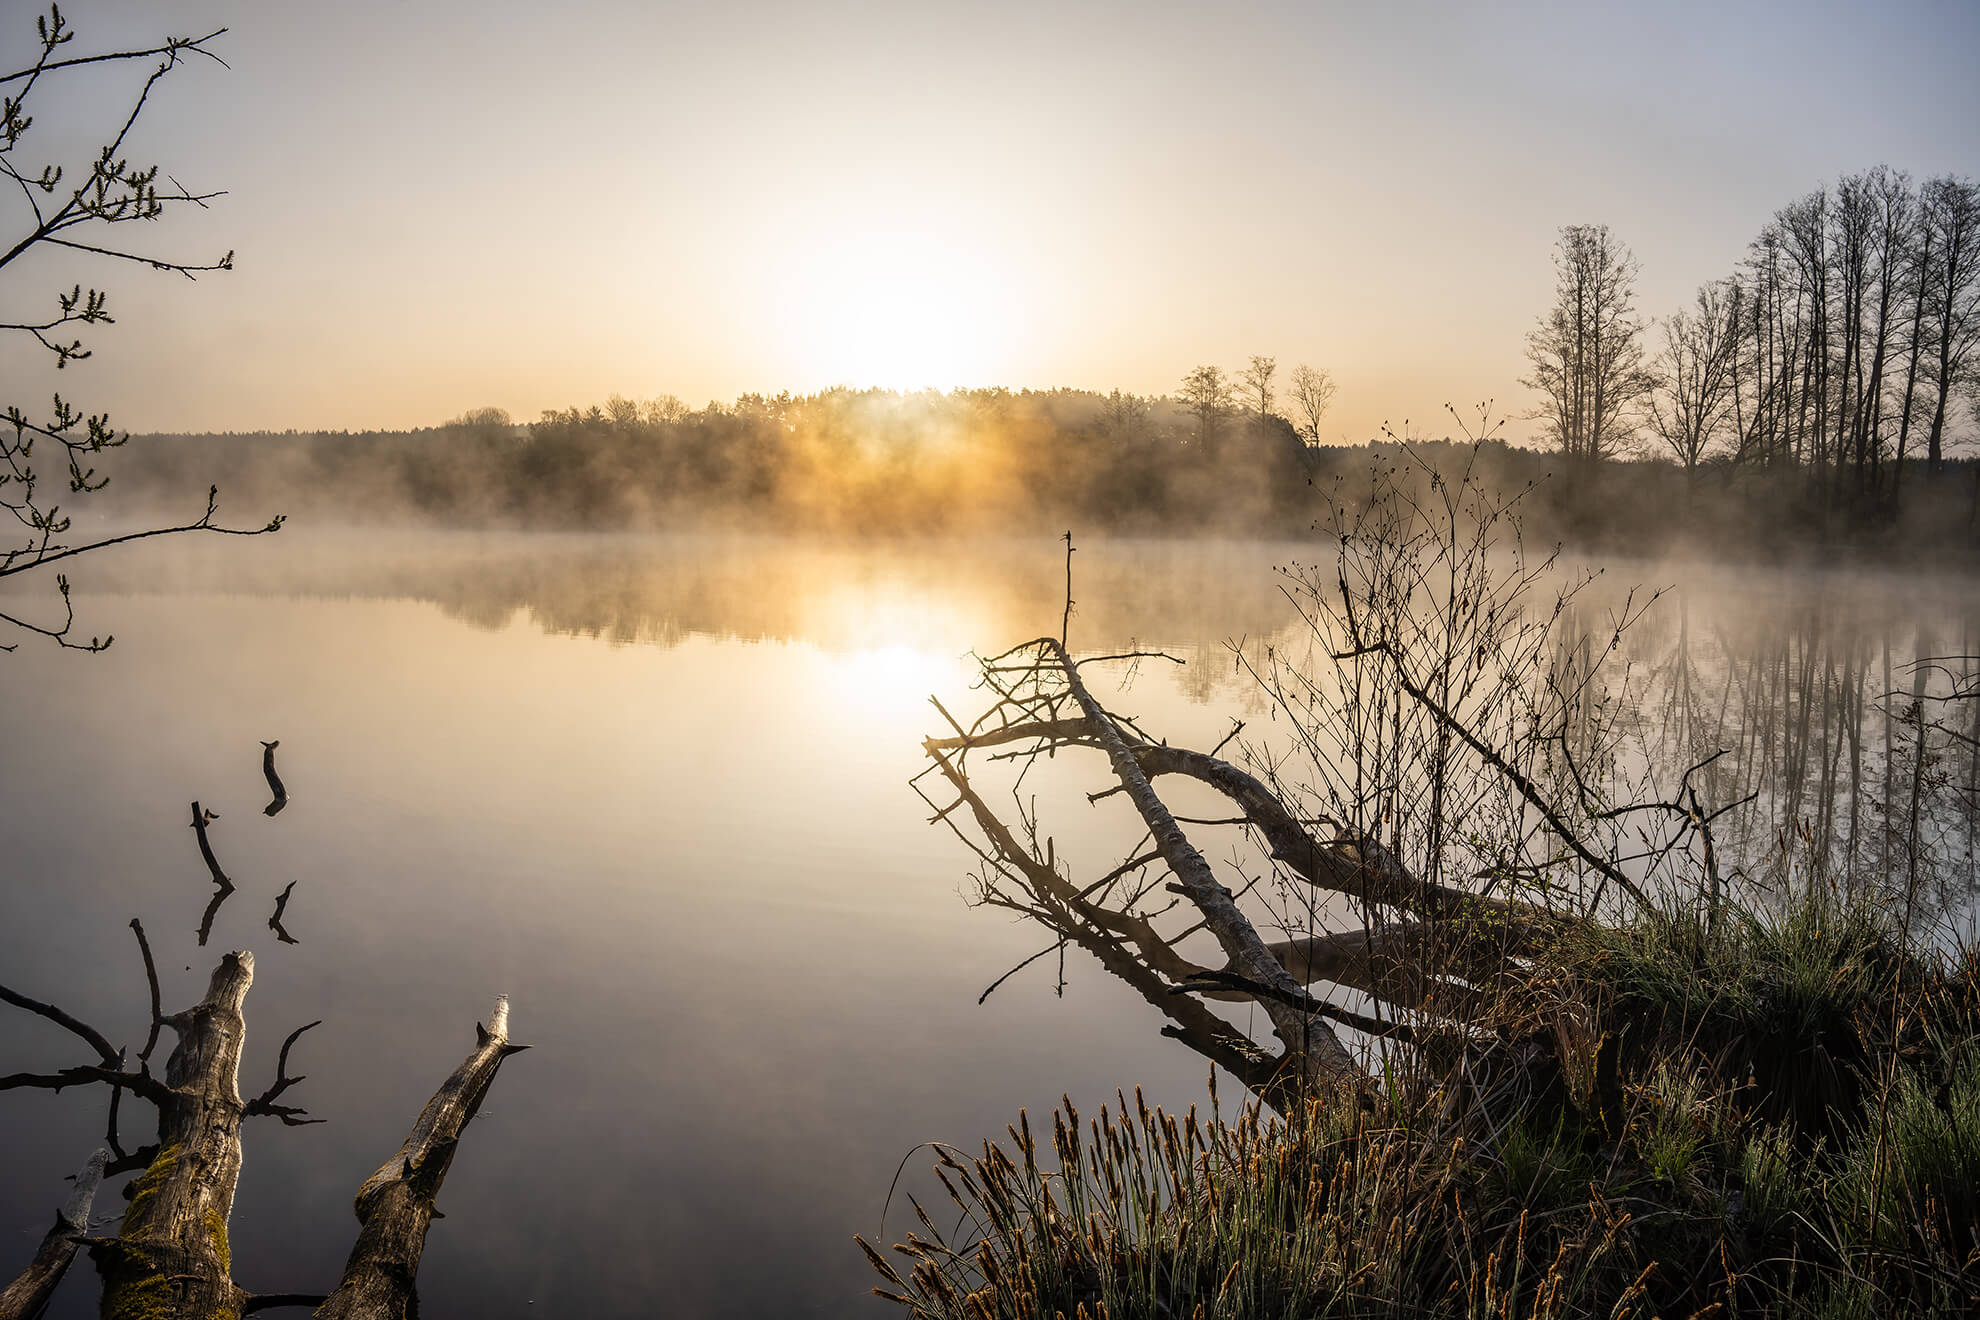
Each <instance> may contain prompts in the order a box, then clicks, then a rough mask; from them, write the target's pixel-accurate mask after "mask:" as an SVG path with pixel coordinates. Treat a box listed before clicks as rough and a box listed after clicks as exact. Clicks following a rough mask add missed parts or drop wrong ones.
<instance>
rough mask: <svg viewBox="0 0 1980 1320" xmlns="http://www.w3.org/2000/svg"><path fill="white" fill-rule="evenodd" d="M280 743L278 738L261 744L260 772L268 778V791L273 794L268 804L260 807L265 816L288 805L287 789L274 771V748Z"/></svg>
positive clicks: (273, 813) (271, 814)
mask: <svg viewBox="0 0 1980 1320" xmlns="http://www.w3.org/2000/svg"><path fill="white" fill-rule="evenodd" d="M281 745H282V740H281V739H279V738H277V739H276V740H275V741H274V742H265V743H263V744H261V773H262V775H263V776H265V777H266V778H267V780H268V791H269V792H270V793H271V794H273V795H274V796H273V798H272V800H271V801H270V802H269V803H268V805H267V806H265V807H263V808H262V809H261V811H262V814H263V815H265V816H273V815H275V814H276V813H277V812H279V811H281V810H282V808H283V807H286V806H288V805H289V790H288V789H286V788H284V787H282V777H281V776H280V775H278V774H276V773H275V749H276V748H277V747H280V746H281Z"/></svg>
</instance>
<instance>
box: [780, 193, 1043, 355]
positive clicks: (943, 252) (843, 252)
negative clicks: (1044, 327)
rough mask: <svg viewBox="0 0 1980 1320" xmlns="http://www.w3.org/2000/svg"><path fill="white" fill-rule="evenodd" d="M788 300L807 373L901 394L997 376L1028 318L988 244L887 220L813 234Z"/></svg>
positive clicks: (794, 342)
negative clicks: (1022, 322) (1022, 321)
mask: <svg viewBox="0 0 1980 1320" xmlns="http://www.w3.org/2000/svg"><path fill="white" fill-rule="evenodd" d="M779 302H780V303H781V306H780V308H779V312H780V315H779V321H780V323H781V324H782V327H783V329H784V332H785V334H786V335H787V336H788V339H789V344H788V348H789V351H790V352H791V354H792V355H793V357H794V358H795V359H796V361H797V363H798V366H799V373H800V375H802V376H803V377H804V378H806V379H809V380H812V381H815V382H818V383H820V384H834V385H855V386H867V385H878V386H882V387H884V388H888V389H899V390H916V389H925V388H933V389H950V388H953V387H955V386H957V385H968V384H977V383H981V382H984V381H988V380H993V379H997V378H998V373H999V371H1000V369H1001V368H1003V367H1004V366H1005V365H1006V364H1007V363H1008V362H1009V360H1010V346H1011V344H1012V342H1013V341H1014V339H1015V337H1016V334H1017V329H1018V325H1019V320H1020V317H1019V307H1018V299H1017V296H1016V294H1015V293H1014V291H1013V289H1012V285H1011V282H1010V281H1009V280H1008V279H1006V278H1002V277H1001V276H1000V272H999V271H998V270H997V262H996V261H995V259H994V258H993V255H992V254H991V253H990V252H989V250H988V249H987V247H986V246H985V245H981V244H977V243H972V242H970V241H968V240H967V239H965V238H964V237H963V236H961V235H958V234H945V233H943V232H940V231H938V230H937V229H935V228H934V227H931V226H918V225H917V226H909V225H902V224H889V223H886V222H885V221H883V220H870V221H861V222H853V223H847V224H843V225H840V226H838V227H836V228H835V229H832V230H830V231H826V232H813V233H812V234H810V235H808V236H807V239H806V241H805V243H804V244H803V250H802V251H801V252H800V253H798V254H796V255H795V258H794V260H793V261H792V263H791V269H790V272H789V276H788V278H787V280H786V281H785V283H784V287H783V289H782V291H781V296H780V298H779Z"/></svg>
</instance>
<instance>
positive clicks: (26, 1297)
mask: <svg viewBox="0 0 1980 1320" xmlns="http://www.w3.org/2000/svg"><path fill="white" fill-rule="evenodd" d="M109 1162H110V1152H109V1151H107V1150H104V1149H102V1148H100V1147H99V1148H98V1149H97V1151H96V1153H95V1154H94V1155H91V1156H90V1157H89V1163H87V1164H85V1165H83V1167H82V1171H81V1172H80V1173H78V1174H77V1175H76V1186H75V1190H74V1191H73V1192H71V1193H70V1194H69V1199H68V1202H67V1203H66V1204H65V1205H63V1207H62V1208H61V1209H60V1210H57V1211H56V1212H55V1226H54V1227H53V1228H51V1229H49V1230H48V1233H47V1235H46V1236H44V1237H43V1238H42V1239H41V1246H40V1248H39V1249H37V1250H36V1251H35V1253H34V1259H33V1260H32V1261H30V1262H29V1263H28V1267H27V1268H26V1269H24V1270H22V1271H21V1272H20V1274H18V1275H17V1276H15V1278H14V1281H13V1282H12V1283H10V1284H8V1285H7V1286H6V1287H5V1288H4V1289H0V1320H35V1317H37V1316H39V1315H40V1314H41V1313H42V1312H43V1311H45V1310H47V1309H48V1299H49V1298H50V1297H53V1296H54V1295H55V1289H56V1287H57V1285H59V1284H60V1283H61V1282H62V1276H63V1275H64V1274H67V1273H68V1272H69V1262H70V1261H72V1260H74V1259H75V1255H76V1250H77V1248H78V1247H79V1246H80V1245H81V1242H80V1239H81V1238H82V1236H83V1235H84V1234H86V1233H88V1232H89V1211H90V1207H91V1206H92V1205H93V1204H94V1203H95V1201H96V1188H97V1185H98V1184H99V1183H101V1182H102V1181H103V1166H104V1165H106V1164H108V1163H109Z"/></svg>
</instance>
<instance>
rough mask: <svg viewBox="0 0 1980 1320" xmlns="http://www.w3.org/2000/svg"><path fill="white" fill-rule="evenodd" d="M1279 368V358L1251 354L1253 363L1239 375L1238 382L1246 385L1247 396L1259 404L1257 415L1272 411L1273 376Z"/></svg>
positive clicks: (1264, 415)
mask: <svg viewBox="0 0 1980 1320" xmlns="http://www.w3.org/2000/svg"><path fill="white" fill-rule="evenodd" d="M1278 369H1279V360H1278V359H1277V358H1269V357H1260V356H1259V355H1258V354H1256V353H1253V354H1252V355H1251V365H1250V366H1248V367H1246V368H1245V369H1244V371H1243V372H1242V373H1240V374H1239V376H1238V383H1239V384H1241V385H1243V386H1244V393H1245V398H1246V399H1247V400H1248V401H1250V402H1253V403H1255V404H1256V405H1257V407H1256V411H1257V415H1258V416H1260V417H1266V416H1269V415H1270V414H1271V411H1272V376H1273V374H1274V373H1275V372H1277V371H1278Z"/></svg>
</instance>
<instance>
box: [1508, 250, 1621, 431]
mask: <svg viewBox="0 0 1980 1320" xmlns="http://www.w3.org/2000/svg"><path fill="white" fill-rule="evenodd" d="M1636 271H1637V266H1636V259H1635V258H1634V257H1632V256H1631V255H1630V252H1629V249H1628V248H1626V247H1624V246H1623V244H1622V243H1621V242H1620V241H1619V240H1618V239H1616V237H1615V236H1614V235H1613V234H1611V233H1610V232H1609V227H1608V226H1607V225H1569V226H1567V227H1566V228H1564V229H1562V230H1561V236H1560V240H1559V241H1558V242H1557V243H1556V244H1555V247H1554V275H1555V290H1554V305H1553V306H1552V307H1551V308H1549V309H1548V310H1547V311H1546V312H1545V313H1543V314H1542V315H1541V317H1540V324H1539V325H1538V326H1537V327H1536V328H1535V329H1534V330H1533V331H1532V332H1531V333H1530V334H1528V335H1527V337H1526V358H1527V361H1528V362H1529V363H1530V364H1531V365H1532V374H1531V375H1529V376H1527V377H1525V378H1524V379H1523V380H1522V381H1521V382H1520V383H1521V384H1522V385H1525V386H1527V387H1528V388H1529V389H1535V390H1538V391H1540V393H1541V394H1543V395H1544V396H1545V397H1546V402H1545V403H1544V404H1542V405H1541V407H1540V408H1539V409H1538V410H1537V411H1536V412H1535V413H1534V414H1533V415H1534V416H1535V417H1537V418H1539V419H1541V420H1542V421H1543V422H1544V423H1545V430H1546V435H1547V437H1548V438H1549V439H1550V440H1552V441H1553V442H1554V443H1555V444H1557V445H1559V446H1560V448H1561V450H1562V452H1563V453H1565V454H1567V455H1568V456H1569V457H1571V458H1575V459H1580V460H1583V461H1585V462H1588V463H1597V462H1600V461H1601V460H1602V459H1605V458H1608V457H1611V456H1613V455H1614V454H1616V453H1617V452H1618V451H1619V450H1621V449H1622V448H1623V446H1624V445H1625V444H1626V443H1627V442H1628V440H1629V437H1630V433H1631V424H1630V419H1631V413H1632V410H1633V409H1634V408H1635V406H1636V404H1637V402H1638V401H1639V400H1640V399H1641V398H1642V397H1643V395H1644V394H1645V393H1646V392H1647V391H1648V389H1649V387H1650V383H1651V379H1650V376H1649V374H1648V373H1647V372H1646V371H1645V370H1644V369H1643V322H1642V321H1641V320H1640V319H1639V318H1638V317H1637V314H1636V306H1635V303H1636Z"/></svg>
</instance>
